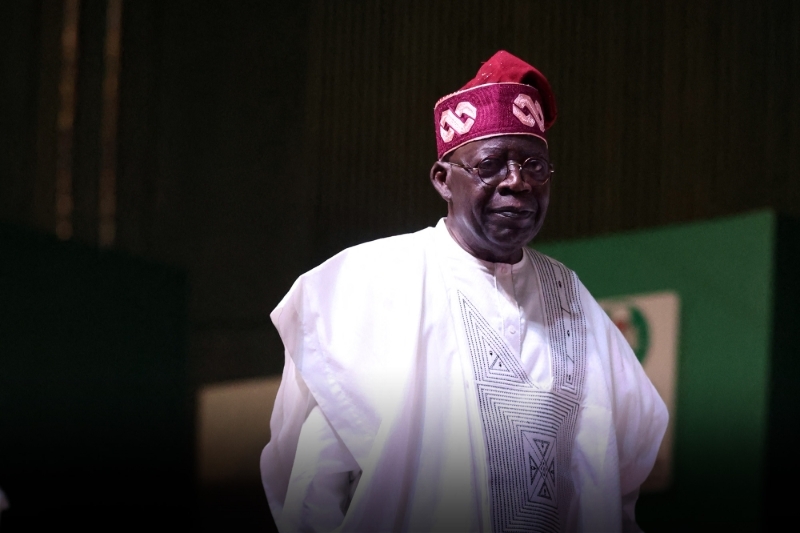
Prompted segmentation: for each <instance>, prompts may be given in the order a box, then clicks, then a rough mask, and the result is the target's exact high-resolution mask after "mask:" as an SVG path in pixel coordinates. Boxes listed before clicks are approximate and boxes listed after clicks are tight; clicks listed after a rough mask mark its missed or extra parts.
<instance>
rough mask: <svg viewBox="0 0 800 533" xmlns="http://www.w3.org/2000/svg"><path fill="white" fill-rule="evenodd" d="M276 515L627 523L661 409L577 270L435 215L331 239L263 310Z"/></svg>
mask: <svg viewBox="0 0 800 533" xmlns="http://www.w3.org/2000/svg"><path fill="white" fill-rule="evenodd" d="M272 319H273V322H274V323H275V325H276V327H277V328H278V331H279V333H280V335H281V338H282V339H283V342H284V345H285V348H286V354H287V356H286V365H285V368H284V374H283V381H282V383H281V388H280V390H279V392H278V397H277V399H276V403H275V408H274V411H273V415H272V421H271V431H272V439H271V441H270V443H269V444H268V445H267V447H266V448H265V449H264V452H263V454H262V459H261V469H262V479H263V482H264V487H265V490H266V493H267V498H268V500H269V503H270V508H271V510H272V513H273V516H274V518H275V520H276V523H277V524H278V527H279V528H280V529H281V531H285V532H289V531H314V530H319V531H332V530H335V529H336V530H340V531H437V532H438V531H459V532H464V531H486V532H489V531H495V532H499V531H593V532H594V531H635V530H637V528H636V525H635V522H634V519H633V508H634V504H635V501H636V498H637V496H638V488H639V485H640V484H641V483H642V482H643V481H644V479H645V477H646V476H647V474H648V473H649V471H650V469H651V468H652V466H653V463H654V461H655V456H656V452H657V450H658V447H659V444H660V442H661V438H662V436H663V433H664V431H665V429H666V424H667V411H666V408H665V406H664V404H663V402H662V401H661V399H660V398H659V397H658V394H657V393H656V391H655V389H654V388H653V386H652V385H651V384H650V382H649V380H648V379H647V377H646V376H645V375H644V372H643V370H642V368H641V366H640V364H639V363H638V361H637V360H636V358H635V356H634V355H633V353H632V352H631V350H630V348H629V347H628V345H627V343H626V342H625V340H624V338H623V337H622V335H621V334H620V333H619V331H618V330H617V328H616V327H615V326H614V325H613V324H612V323H611V321H610V320H609V319H608V317H607V316H606V314H605V313H604V312H603V310H602V309H601V308H600V307H599V306H598V305H597V303H596V302H595V301H594V299H593V298H592V297H591V295H589V293H588V291H587V290H586V289H585V287H583V285H582V284H581V283H580V282H579V281H578V279H577V277H576V276H575V275H574V273H572V272H571V271H569V270H568V269H566V268H565V267H564V266H563V265H561V264H559V263H557V262H556V261H553V260H551V259H549V258H546V257H545V256H543V255H541V254H538V253H536V252H533V251H527V250H526V253H525V254H523V258H522V260H521V261H520V262H519V263H517V264H515V265H505V264H494V263H487V262H484V261H480V260H478V259H476V258H474V257H472V256H471V255H469V254H468V253H467V252H465V251H464V250H462V249H461V248H460V247H459V246H458V245H457V244H456V243H455V242H454V241H453V240H452V238H451V237H450V235H449V233H448V232H447V229H446V227H445V226H444V223H443V221H440V223H439V224H438V225H437V227H436V228H435V229H431V228H429V229H426V230H423V231H420V232H417V233H414V234H410V235H403V236H399V237H393V238H389V239H382V240H379V241H375V242H372V243H367V244H364V245H361V246H356V247H354V248H351V249H348V250H345V251H344V252H342V253H340V254H338V255H337V256H335V257H333V258H332V259H330V260H329V261H327V262H325V263H324V264H322V265H320V266H319V267H317V268H315V269H314V270H312V271H310V272H308V273H306V274H304V275H303V276H301V277H300V278H299V279H298V280H297V282H296V283H295V284H294V286H293V287H292V289H291V290H290V291H289V293H288V294H287V295H286V297H285V298H284V299H283V301H281V303H280V304H279V305H278V307H277V308H276V309H275V311H274V312H273V313H272Z"/></svg>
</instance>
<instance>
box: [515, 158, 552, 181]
mask: <svg viewBox="0 0 800 533" xmlns="http://www.w3.org/2000/svg"><path fill="white" fill-rule="evenodd" d="M522 173H523V175H524V177H525V179H528V180H531V181H535V182H537V183H543V182H545V181H547V178H548V177H550V165H548V164H547V162H546V161H542V160H541V159H528V160H527V161H525V164H524V165H522Z"/></svg>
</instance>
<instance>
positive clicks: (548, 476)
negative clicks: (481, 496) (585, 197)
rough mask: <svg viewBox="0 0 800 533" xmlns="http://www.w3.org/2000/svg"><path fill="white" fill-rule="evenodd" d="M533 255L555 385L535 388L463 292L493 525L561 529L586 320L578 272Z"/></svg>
mask: <svg viewBox="0 0 800 533" xmlns="http://www.w3.org/2000/svg"><path fill="white" fill-rule="evenodd" d="M530 259H531V261H532V263H533V265H534V267H535V269H536V271H537V273H538V275H539V278H540V280H541V284H542V294H543V295H544V296H543V300H544V305H545V310H544V311H545V313H544V314H545V319H546V329H547V339H548V340H549V342H550V353H551V356H552V373H553V385H552V389H551V390H549V391H544V390H542V389H540V388H538V387H536V386H535V385H534V384H533V383H532V382H531V381H530V379H529V378H528V376H527V374H526V373H525V371H524V370H523V369H522V366H521V365H520V362H519V360H518V359H517V357H516V356H515V355H514V354H513V353H512V352H511V350H510V349H509V348H508V346H507V345H506V344H505V342H504V341H503V339H502V338H501V337H500V336H499V335H498V334H497V332H495V330H494V329H493V328H492V327H491V326H490V324H489V323H488V322H487V321H486V319H485V318H483V316H482V315H481V314H480V312H479V311H478V310H477V309H476V308H475V307H474V306H473V305H472V303H471V302H470V301H469V300H468V299H467V298H466V297H465V296H464V295H463V294H462V293H461V292H459V293H458V296H459V304H460V307H461V316H462V319H463V322H464V328H465V331H466V336H467V342H468V344H469V352H470V357H471V360H472V368H473V371H474V375H475V382H476V386H477V393H478V405H479V408H480V413H481V421H482V423H483V433H484V437H485V440H486V445H487V452H488V460H489V485H490V493H491V506H492V529H493V530H494V531H495V532H496V533H500V532H511V531H520V532H522V531H544V532H556V531H560V530H561V529H562V524H564V514H565V513H566V510H567V509H566V507H567V505H568V504H569V501H570V499H571V496H572V492H573V487H572V482H571V479H570V475H569V469H570V459H571V456H572V444H573V440H574V435H575V422H576V420H577V415H578V408H579V406H580V400H581V396H582V391H583V382H584V372H585V367H586V320H585V317H584V314H583V311H582V308H581V303H580V297H579V294H578V281H577V278H576V277H575V274H574V273H572V272H571V271H570V270H568V269H567V268H565V267H564V266H562V265H560V264H557V263H553V262H551V261H550V260H548V259H547V258H546V257H544V256H543V255H541V254H539V253H537V252H530Z"/></svg>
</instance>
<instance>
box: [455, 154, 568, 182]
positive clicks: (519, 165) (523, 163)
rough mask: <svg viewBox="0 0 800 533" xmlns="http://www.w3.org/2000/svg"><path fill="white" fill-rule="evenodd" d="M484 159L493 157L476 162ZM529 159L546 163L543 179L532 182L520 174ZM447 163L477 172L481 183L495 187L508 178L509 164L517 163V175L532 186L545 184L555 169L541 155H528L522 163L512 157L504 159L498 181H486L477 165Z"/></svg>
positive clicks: (470, 171)
mask: <svg viewBox="0 0 800 533" xmlns="http://www.w3.org/2000/svg"><path fill="white" fill-rule="evenodd" d="M486 159H495V158H491V157H487V158H485V159H481V160H480V162H479V163H478V164H479V165H480V164H481V163H483V162H484V161H485V160H486ZM531 160H535V161H542V162H544V163H546V164H547V169H548V171H549V172H548V173H547V177H546V178H545V179H544V181H533V182H532V181H530V180H526V179H525V177H524V175H523V174H522V167H524V166H525V164H526V163H527V162H528V161H531ZM447 163H448V164H450V165H453V166H456V167H459V168H463V169H464V170H466V171H467V172H469V173H470V174H473V173H475V174H477V175H478V179H479V180H481V183H483V184H484V185H486V186H487V187H497V186H498V185H500V184H501V183H503V182H504V181H505V180H506V178H508V173H509V172H510V171H511V168H510V165H512V164H514V165H517V166H518V167H519V175H520V177H521V178H522V179H523V180H524V181H525V182H526V183H529V184H531V185H533V186H534V187H541V186H542V185H546V184H547V182H549V181H550V177H551V176H552V175H553V173H555V171H556V169H555V167H554V166H553V164H552V163H551V162H550V161H548V160H547V159H543V158H541V157H537V156H532V157H529V158H528V159H526V160H525V161H523V162H522V163H519V162H518V161H515V160H514V159H506V166H505V168H506V171H505V174H502V176H503V177H502V179H501V180H500V181H498V182H497V183H494V180H492V181H491V182H487V181H486V178H484V177H483V176H481V173H480V170H478V167H471V166H469V165H462V164H461V163H453V162H450V161H447ZM501 173H502V171H501V172H498V173H497V174H495V176H500V175H501Z"/></svg>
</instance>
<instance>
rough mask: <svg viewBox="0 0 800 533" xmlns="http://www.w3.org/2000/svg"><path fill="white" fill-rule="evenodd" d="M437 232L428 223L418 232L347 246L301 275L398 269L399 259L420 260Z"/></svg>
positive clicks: (401, 261)
mask: <svg viewBox="0 0 800 533" xmlns="http://www.w3.org/2000/svg"><path fill="white" fill-rule="evenodd" d="M433 232H434V229H433V228H430V227H428V228H425V229H422V230H420V231H417V232H414V233H405V234H402V235H394V236H392V237H384V238H381V239H376V240H374V241H369V242H365V243H361V244H357V245H355V246H351V247H350V248H345V249H344V250H342V251H341V252H339V253H338V254H336V255H334V256H333V257H331V258H330V259H327V260H326V261H324V262H323V263H321V264H320V265H318V266H316V267H315V268H312V269H311V270H309V271H308V272H306V273H305V274H303V275H302V276H301V278H303V277H315V276H317V275H329V274H331V273H332V272H334V271H339V270H347V271H350V270H356V271H362V270H363V271H365V272H375V270H376V269H379V270H386V269H389V270H394V268H395V267H396V266H397V264H398V263H408V262H416V261H419V260H420V259H421V257H422V256H423V255H424V253H425V248H426V244H427V243H428V242H430V240H431V239H432V238H433Z"/></svg>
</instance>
